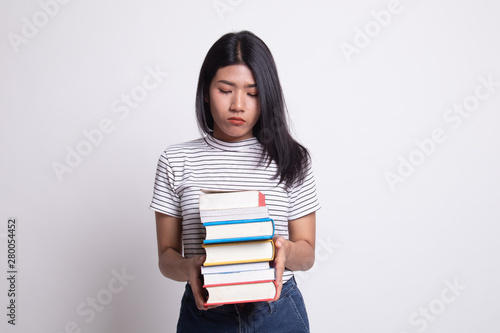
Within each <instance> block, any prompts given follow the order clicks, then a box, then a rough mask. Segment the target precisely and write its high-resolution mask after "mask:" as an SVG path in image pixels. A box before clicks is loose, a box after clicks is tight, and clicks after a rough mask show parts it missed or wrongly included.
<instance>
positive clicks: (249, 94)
mask: <svg viewBox="0 0 500 333" xmlns="http://www.w3.org/2000/svg"><path fill="white" fill-rule="evenodd" d="M248 96H252V97H257V96H259V94H257V93H255V94H252V93H248Z"/></svg>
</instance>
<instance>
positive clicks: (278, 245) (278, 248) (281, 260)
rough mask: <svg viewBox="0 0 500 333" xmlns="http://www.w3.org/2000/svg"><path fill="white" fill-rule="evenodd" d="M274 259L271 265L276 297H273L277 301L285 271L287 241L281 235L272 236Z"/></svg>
mask: <svg viewBox="0 0 500 333" xmlns="http://www.w3.org/2000/svg"><path fill="white" fill-rule="evenodd" d="M273 242H274V260H273V264H274V265H273V266H274V269H275V270H276V285H277V287H278V289H277V291H276V297H275V298H274V299H273V302H274V301H277V300H278V299H279V298H280V295H281V288H282V287H283V273H284V272H285V264H286V257H287V251H288V241H287V240H286V239H285V238H284V237H283V236H277V235H276V236H274V237H273Z"/></svg>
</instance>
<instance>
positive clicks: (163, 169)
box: [149, 153, 182, 218]
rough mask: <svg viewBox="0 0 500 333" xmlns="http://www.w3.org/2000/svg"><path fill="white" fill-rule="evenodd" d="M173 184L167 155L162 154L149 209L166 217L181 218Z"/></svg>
mask: <svg viewBox="0 0 500 333" xmlns="http://www.w3.org/2000/svg"><path fill="white" fill-rule="evenodd" d="M174 184H175V175H174V173H173V171H172V167H171V166H170V163H169V161H168V157H167V154H166V153H163V154H162V155H161V156H160V158H159V160H158V166H157V167H156V176H155V184H154V190H153V199H152V200H151V205H150V206H149V208H151V209H152V210H154V211H157V212H160V213H163V214H166V215H170V216H173V217H177V218H182V209H181V204H180V202H181V201H180V198H179V196H178V195H177V193H176V191H175V188H174Z"/></svg>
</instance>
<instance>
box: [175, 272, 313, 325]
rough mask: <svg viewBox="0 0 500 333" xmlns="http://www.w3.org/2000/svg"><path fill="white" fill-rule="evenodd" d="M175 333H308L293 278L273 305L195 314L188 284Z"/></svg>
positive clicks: (229, 306) (247, 305) (229, 307)
mask: <svg viewBox="0 0 500 333" xmlns="http://www.w3.org/2000/svg"><path fill="white" fill-rule="evenodd" d="M177 332H178V333H183V332H185V333H199V332H200V333H201V332H217V333H223V332H224V333H226V332H227V333H250V332H259V333H260V332H264V333H265V332H273V333H278V332H287V333H293V332H301V333H303V332H309V320H308V318H307V312H306V307H305V304H304V300H303V299H302V294H301V293H300V291H299V289H298V288H297V283H296V282H295V279H294V278H293V277H292V278H291V279H290V280H288V281H287V282H286V283H285V284H284V285H283V289H282V291H281V296H280V299H279V300H277V301H275V302H255V303H245V304H226V305H222V306H219V307H217V308H213V309H210V310H198V308H197V307H196V304H195V301H194V297H193V292H192V291H191V286H190V285H189V283H187V284H186V291H185V292H184V296H183V297H182V304H181V311H180V315H179V321H178V323H177Z"/></svg>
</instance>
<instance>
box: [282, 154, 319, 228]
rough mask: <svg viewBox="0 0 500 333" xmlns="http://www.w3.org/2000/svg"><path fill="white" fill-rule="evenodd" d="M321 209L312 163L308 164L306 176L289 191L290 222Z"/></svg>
mask: <svg viewBox="0 0 500 333" xmlns="http://www.w3.org/2000/svg"><path fill="white" fill-rule="evenodd" d="M318 209H320V204H319V200H318V196H317V194H316V182H315V179H314V174H313V171H312V166H311V161H310V160H309V161H308V163H307V171H306V176H305V178H304V180H303V181H302V182H296V183H295V184H294V185H293V186H292V187H291V188H290V190H289V206H288V220H296V219H298V218H301V217H304V216H306V215H308V214H310V213H313V212H315V211H317V210H318Z"/></svg>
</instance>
